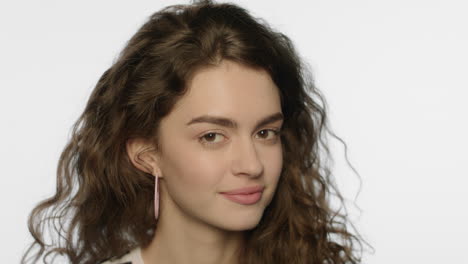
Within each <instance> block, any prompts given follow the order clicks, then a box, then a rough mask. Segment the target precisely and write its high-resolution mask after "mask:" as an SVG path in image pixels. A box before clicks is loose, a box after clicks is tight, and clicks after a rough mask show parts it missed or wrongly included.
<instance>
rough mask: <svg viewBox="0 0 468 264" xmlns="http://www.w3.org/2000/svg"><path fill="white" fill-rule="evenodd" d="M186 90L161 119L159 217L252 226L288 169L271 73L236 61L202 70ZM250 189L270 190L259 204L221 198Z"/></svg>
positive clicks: (233, 227) (222, 225)
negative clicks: (240, 189)
mask: <svg viewBox="0 0 468 264" xmlns="http://www.w3.org/2000/svg"><path fill="white" fill-rule="evenodd" d="M188 85H189V86H188V88H189V90H188V93H187V94H185V95H184V97H183V98H181V99H180V100H179V101H178V102H177V104H176V106H175V107H174V109H173V111H172V112H171V113H170V114H169V115H168V116H166V117H165V118H164V119H163V120H162V121H161V126H160V131H159V133H160V140H161V144H162V156H161V157H160V163H159V167H160V170H161V173H162V177H163V178H162V179H161V180H160V183H159V184H160V193H161V194H160V197H161V199H160V203H161V205H160V206H161V207H160V208H161V215H160V217H164V218H166V219H175V218H176V217H183V218H184V219H187V220H189V221H195V222H201V223H204V224H207V225H210V226H215V227H217V228H221V229H223V230H231V231H240V230H248V229H252V228H254V227H255V226H256V225H257V224H258V222H259V221H260V219H261V217H262V215H263V211H264V209H265V207H266V206H268V204H269V203H270V201H271V200H272V197H273V194H274V192H275V190H276V186H277V183H278V179H279V177H280V173H281V169H282V165H283V163H282V161H283V157H282V146H281V139H280V136H279V135H276V133H275V131H279V130H280V129H281V126H282V122H283V121H282V114H281V113H282V112H281V104H280V97H279V93H278V88H277V87H276V86H275V84H274V83H273V81H272V80H271V78H270V76H269V74H268V73H267V72H266V71H263V70H253V69H251V68H247V67H245V66H242V65H240V64H237V63H234V62H230V61H223V62H222V63H221V64H220V65H219V66H216V67H210V68H204V69H202V70H200V71H198V72H197V73H196V74H195V75H194V78H193V79H192V81H191V82H190V83H189V84H188ZM207 116H210V118H203V117H207ZM269 117H273V118H270V119H269V121H270V122H261V121H263V120H267V121H268V118H269ZM275 117H276V118H275ZM217 118H219V120H218V119H217ZM228 119H229V120H232V121H229V122H228V121H227V120H228ZM210 120H211V121H212V122H211V121H210ZM215 120H218V121H215ZM260 123H262V124H260ZM258 124H260V125H258ZM251 186H261V187H264V191H263V193H262V194H261V197H260V200H258V201H257V202H255V203H253V204H241V203H238V202H235V201H232V200H230V199H228V198H227V197H225V196H224V195H223V194H221V192H227V191H231V190H235V189H239V188H244V187H251Z"/></svg>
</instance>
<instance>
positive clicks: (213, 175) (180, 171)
mask: <svg viewBox="0 0 468 264" xmlns="http://www.w3.org/2000/svg"><path fill="white" fill-rule="evenodd" d="M213 153H214V152H213ZM213 153H204V152H202V151H200V150H196V149H190V148H185V151H183V152H178V153H173V155H171V162H170V163H169V164H168V165H169V166H168V167H167V169H168V170H169V171H168V172H167V173H168V176H170V179H168V183H170V184H171V185H172V186H171V187H172V188H173V189H177V191H178V192H182V193H185V194H187V196H193V195H197V196H198V195H200V194H201V195H203V194H204V193H206V194H209V193H214V192H216V188H217V186H219V182H220V181H221V179H222V175H224V173H225V171H224V163H223V160H222V159H221V157H220V156H219V155H214V154H213ZM199 197H200V196H199Z"/></svg>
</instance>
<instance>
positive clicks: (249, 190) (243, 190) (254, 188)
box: [221, 185, 265, 195]
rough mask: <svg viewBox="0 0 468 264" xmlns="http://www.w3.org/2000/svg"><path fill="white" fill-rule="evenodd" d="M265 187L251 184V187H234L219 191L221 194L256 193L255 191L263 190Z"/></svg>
mask: <svg viewBox="0 0 468 264" xmlns="http://www.w3.org/2000/svg"><path fill="white" fill-rule="evenodd" d="M264 188H265V187H263V186H259V185H258V186H252V187H245V188H241V189H236V190H232V191H227V192H221V193H222V194H229V195H232V194H252V193H257V192H263V189H264Z"/></svg>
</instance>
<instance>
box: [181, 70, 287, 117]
mask: <svg viewBox="0 0 468 264" xmlns="http://www.w3.org/2000/svg"><path fill="white" fill-rule="evenodd" d="M187 89H188V91H187V93H186V94H185V95H184V96H183V97H182V98H181V99H180V100H179V102H178V103H177V105H176V107H175V111H178V112H185V114H189V113H190V115H191V116H193V115H196V114H198V115H201V114H218V115H220V114H232V115H240V116H242V115H256V114H259V115H261V116H264V115H266V114H271V113H273V112H279V111H281V104H280V97H279V90H278V88H277V87H276V85H275V83H274V82H273V81H272V79H271V77H270V75H269V74H268V73H267V72H266V71H265V70H261V69H253V68H250V67H247V66H244V65H241V64H238V63H235V62H230V61H223V62H221V63H220V64H219V65H218V66H213V67H207V68H203V69H201V70H199V71H197V72H195V74H194V75H193V77H192V78H191V80H190V81H189V82H188V83H187Z"/></svg>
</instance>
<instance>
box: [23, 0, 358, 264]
mask: <svg viewBox="0 0 468 264" xmlns="http://www.w3.org/2000/svg"><path fill="white" fill-rule="evenodd" d="M221 60H230V61H234V62H237V63H240V64H242V65H245V66H248V67H252V68H256V69H264V70H266V71H267V72H268V73H269V74H270V76H271V78H272V80H273V81H274V83H275V84H276V86H277V87H278V88H279V91H280V98H281V107H282V111H283V114H284V124H283V131H282V134H281V141H282V148H283V164H284V165H283V169H282V172H281V177H280V180H279V183H278V187H277V188H278V189H277V191H276V193H275V196H274V197H273V200H272V201H271V204H270V206H268V207H267V208H266V209H265V211H264V214H263V217H262V219H261V221H260V223H259V224H258V226H257V227H256V228H254V229H252V230H248V231H245V232H246V238H247V240H246V244H245V245H244V246H245V247H244V248H243V249H242V254H241V257H240V258H241V259H240V260H239V261H240V263H245V264H248V263H251V264H254V263H256V264H258V263H288V264H292V263H300V264H303V263H317V264H318V263H320V264H323V263H335V264H341V263H359V262H360V259H361V255H362V242H363V240H362V238H361V237H360V236H359V235H358V234H357V232H354V233H353V232H351V231H350V227H352V225H350V221H349V219H348V216H347V214H346V211H345V212H343V211H342V210H338V209H333V208H332V206H331V205H330V198H331V196H332V195H334V196H333V197H337V198H338V200H339V201H340V202H341V204H342V205H344V199H343V198H342V196H341V195H340V194H339V192H338V191H337V189H336V187H335V185H334V184H333V181H332V177H331V173H330V169H329V168H327V166H326V164H325V162H324V159H323V158H324V157H329V156H330V152H329V149H328V147H327V145H326V144H325V142H326V140H325V139H326V138H325V134H324V132H326V131H329V128H328V127H327V122H328V121H327V108H326V102H325V100H324V98H323V95H321V93H320V92H319V91H318V89H317V88H316V87H315V86H314V84H313V80H312V78H311V77H310V73H309V71H308V69H307V67H306V64H304V63H303V62H302V61H301V60H300V58H299V57H298V55H297V52H296V51H295V49H294V47H293V44H292V42H291V40H290V39H289V38H288V37H287V36H285V35H284V34H282V33H279V32H277V31H275V30H273V29H272V28H270V27H269V26H268V24H267V23H265V22H262V21H261V20H259V19H255V18H253V17H252V16H251V15H250V14H249V13H248V11H246V10H245V9H243V8H241V7H239V6H237V5H234V4H227V3H222V4H218V3H213V2H212V1H199V2H195V3H192V4H189V5H174V6H169V7H167V8H165V9H163V10H161V11H159V12H156V13H154V14H153V15H152V16H151V17H150V18H149V20H148V21H147V22H146V23H145V24H144V25H143V26H142V27H141V28H140V29H139V30H138V32H137V33H136V34H135V35H134V36H133V37H132V38H131V39H130V40H129V42H128V43H127V45H126V47H125V48H124V50H123V51H122V52H121V54H120V56H119V57H118V59H117V60H116V61H115V62H114V63H113V65H112V66H111V67H110V68H109V69H108V70H107V71H105V72H104V74H103V75H102V77H101V78H100V79H99V81H98V83H97V85H96V87H95V89H94V90H93V92H92V94H91V95H90V98H89V101H88V102H87V105H86V107H85V109H84V112H83V113H82V114H81V116H80V117H79V119H78V120H77V121H76V123H75V124H74V126H73V130H72V136H71V139H70V140H69V142H68V144H67V146H66V147H65V149H64V151H63V152H62V155H61V156H60V160H59V164H58V168H57V189H56V193H55V194H54V195H53V196H52V197H51V198H49V199H46V200H44V201H42V202H40V203H39V204H38V205H37V206H36V207H35V208H34V209H33V211H32V212H31V214H30V216H29V221H28V226H29V231H30V233H31V234H32V236H33V238H34V241H33V243H32V244H31V245H30V246H29V248H28V250H27V251H26V253H25V254H24V255H23V258H22V260H21V262H22V263H27V262H28V261H29V260H28V256H31V258H32V261H33V262H36V261H38V260H39V259H40V258H41V256H42V259H43V261H44V262H46V261H47V258H49V257H52V256H57V255H61V256H65V257H66V258H68V260H69V261H70V262H71V263H80V264H81V263H86V264H88V263H89V264H91V263H92V264H95V263H98V262H99V261H100V260H102V259H103V256H108V257H111V256H117V255H122V254H124V253H125V252H127V251H128V250H130V249H132V248H134V247H136V246H140V247H145V246H146V245H148V244H149V243H150V241H151V240H152V238H153V235H154V232H155V229H156V226H157V222H156V221H155V220H154V210H153V208H154V204H153V203H154V201H153V195H154V193H153V192H154V177H153V176H152V175H150V174H147V173H144V172H142V171H140V170H138V169H136V168H135V167H134V166H133V165H132V163H131V161H130V160H129V158H128V156H127V155H126V151H125V142H126V141H127V140H128V139H129V138H131V137H143V138H147V139H150V140H152V141H153V142H154V144H155V146H159V143H160V142H158V133H157V132H158V126H159V123H160V120H161V119H162V118H164V117H165V116H166V115H168V114H169V113H170V112H171V109H172V107H173V106H174V105H175V103H176V102H177V101H178V99H180V98H181V97H182V96H183V95H184V94H185V92H186V91H187V89H186V88H187V87H186V83H187V80H189V79H190V77H191V76H193V74H194V73H195V72H196V71H197V70H199V69H200V68H202V67H206V66H210V65H218V64H219V63H220V61H221ZM331 135H333V136H334V137H336V135H334V134H333V133H331ZM336 138H338V137H336ZM340 141H341V139H340ZM341 142H343V141H341ZM48 225H49V226H50V225H51V226H53V231H54V232H55V234H58V238H59V239H58V241H56V242H53V243H51V244H48V243H46V239H45V236H44V229H45V227H46V226H48ZM353 230H355V229H354V228H353ZM36 248H38V251H37V252H35V253H34V254H33V250H34V249H36ZM31 258H30V259H31Z"/></svg>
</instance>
